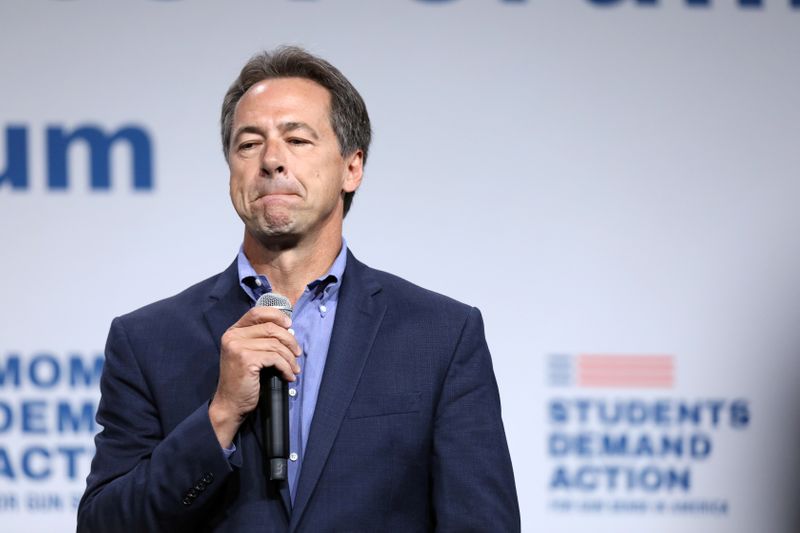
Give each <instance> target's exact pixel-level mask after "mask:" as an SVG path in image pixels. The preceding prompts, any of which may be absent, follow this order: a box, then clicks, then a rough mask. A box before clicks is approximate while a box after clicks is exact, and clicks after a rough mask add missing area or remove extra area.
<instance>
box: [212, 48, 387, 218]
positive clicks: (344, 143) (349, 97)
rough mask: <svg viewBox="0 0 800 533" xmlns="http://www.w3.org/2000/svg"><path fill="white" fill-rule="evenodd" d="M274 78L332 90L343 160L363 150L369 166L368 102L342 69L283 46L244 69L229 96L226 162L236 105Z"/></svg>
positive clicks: (223, 121)
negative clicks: (293, 79)
mask: <svg viewBox="0 0 800 533" xmlns="http://www.w3.org/2000/svg"><path fill="white" fill-rule="evenodd" d="M273 78H305V79H308V80H311V81H313V82H316V83H318V84H320V85H321V86H323V87H325V88H326V89H328V92H330V95H331V127H332V128H333V132H334V133H335V134H336V139H337V140H338V141H339V151H340V152H341V154H342V157H346V156H348V155H351V154H353V153H354V152H355V151H356V150H361V152H362V153H363V154H364V157H363V162H364V164H366V162H367V150H368V149H369V142H370V139H371V137H372V130H371V127H370V123H369V115H368V114H367V106H366V105H365V104H364V100H363V99H362V98H361V95H360V94H358V91H357V90H356V88H355V87H353V84H352V83H350V81H349V80H348V79H347V78H345V77H344V75H343V74H342V73H341V72H339V69H337V68H336V67H334V66H333V65H331V64H330V63H328V62H327V61H325V60H324V59H322V58H319V57H316V56H314V55H312V54H310V53H308V52H306V51H305V50H303V49H302V48H299V47H296V46H282V47H279V48H277V49H275V50H274V51H272V52H267V51H264V52H261V53H259V54H256V55H255V56H253V57H252V58H250V61H248V62H247V64H246V65H245V66H244V67H243V68H242V71H241V72H240V73H239V77H238V78H236V81H234V82H233V84H232V85H231V87H230V89H228V92H227V93H225V99H224V100H223V101H222V115H221V117H220V126H221V129H222V151H223V153H224V154H225V160H226V161H227V159H228V150H229V149H230V143H231V129H232V128H233V115H234V112H235V111H236V105H237V104H238V103H239V100H240V99H241V98H242V96H243V95H244V93H246V92H247V90H248V89H250V87H252V86H253V85H255V84H256V83H259V82H261V81H264V80H267V79H273ZM354 194H355V192H349V193H345V195H344V214H345V215H346V214H347V212H348V211H349V210H350V204H351V203H352V202H353V195H354Z"/></svg>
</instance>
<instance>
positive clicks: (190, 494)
mask: <svg viewBox="0 0 800 533" xmlns="http://www.w3.org/2000/svg"><path fill="white" fill-rule="evenodd" d="M186 496H187V497H188V498H191V499H195V498H197V491H196V490H194V489H189V490H188V491H186Z"/></svg>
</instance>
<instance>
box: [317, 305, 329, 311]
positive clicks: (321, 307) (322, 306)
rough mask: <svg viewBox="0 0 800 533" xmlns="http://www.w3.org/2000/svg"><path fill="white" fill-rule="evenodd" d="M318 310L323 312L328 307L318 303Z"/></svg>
mask: <svg viewBox="0 0 800 533" xmlns="http://www.w3.org/2000/svg"><path fill="white" fill-rule="evenodd" d="M319 310H320V311H322V312H323V313H324V312H325V311H327V310H328V308H327V307H325V306H324V305H320V306H319Z"/></svg>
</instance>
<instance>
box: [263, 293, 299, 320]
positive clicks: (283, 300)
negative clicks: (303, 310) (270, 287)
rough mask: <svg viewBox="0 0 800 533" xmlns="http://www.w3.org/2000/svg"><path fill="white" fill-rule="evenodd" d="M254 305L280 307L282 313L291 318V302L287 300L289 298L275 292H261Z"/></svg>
mask: <svg viewBox="0 0 800 533" xmlns="http://www.w3.org/2000/svg"><path fill="white" fill-rule="evenodd" d="M256 307H274V308H276V309H280V311H281V312H282V313H283V314H284V315H286V316H288V317H289V318H292V302H290V301H289V298H287V297H286V296H284V295H282V294H278V293H277V292H268V293H265V294H262V295H261V296H260V297H259V298H258V300H257V301H256Z"/></svg>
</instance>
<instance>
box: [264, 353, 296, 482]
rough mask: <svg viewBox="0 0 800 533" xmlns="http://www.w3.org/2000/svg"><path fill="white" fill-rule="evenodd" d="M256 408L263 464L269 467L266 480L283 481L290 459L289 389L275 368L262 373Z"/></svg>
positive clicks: (266, 369)
mask: <svg viewBox="0 0 800 533" xmlns="http://www.w3.org/2000/svg"><path fill="white" fill-rule="evenodd" d="M259 409H260V410H261V413H262V414H261V419H262V422H263V424H264V425H263V427H262V433H261V434H262V435H264V439H265V441H266V442H265V448H264V460H265V461H264V462H265V463H268V464H269V479H271V480H273V481H284V480H286V474H287V462H286V460H287V458H288V457H289V431H288V428H289V386H288V384H287V383H286V382H285V381H284V380H282V379H281V378H280V376H279V375H278V372H277V370H275V369H274V368H265V369H264V370H262V371H261V395H260V397H259Z"/></svg>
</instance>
